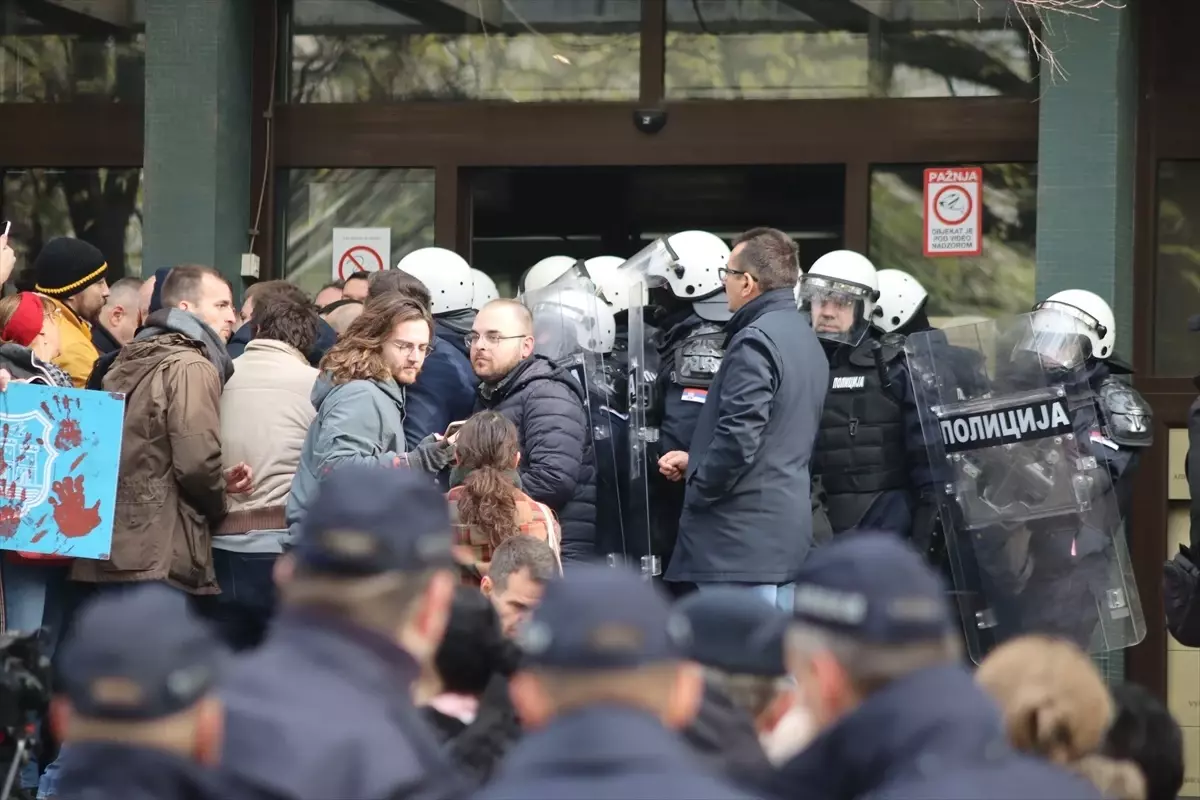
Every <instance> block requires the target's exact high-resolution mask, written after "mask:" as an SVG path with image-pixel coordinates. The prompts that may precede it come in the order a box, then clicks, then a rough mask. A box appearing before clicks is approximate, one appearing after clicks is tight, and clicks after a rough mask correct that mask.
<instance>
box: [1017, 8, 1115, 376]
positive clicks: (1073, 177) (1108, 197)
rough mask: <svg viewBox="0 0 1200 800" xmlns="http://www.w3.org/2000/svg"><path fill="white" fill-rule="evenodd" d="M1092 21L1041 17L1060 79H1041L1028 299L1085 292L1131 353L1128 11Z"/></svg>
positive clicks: (1108, 12)
mask: <svg viewBox="0 0 1200 800" xmlns="http://www.w3.org/2000/svg"><path fill="white" fill-rule="evenodd" d="M1131 5H1134V4H1131V3H1126V4H1125V6H1124V7H1122V8H1107V7H1106V8H1097V9H1095V10H1094V11H1092V12H1090V13H1091V14H1092V16H1093V17H1094V18H1093V19H1088V18H1085V17H1078V16H1068V15H1062V14H1055V13H1051V14H1050V23H1051V24H1050V29H1049V30H1047V31H1046V39H1047V41H1048V43H1049V44H1050V46H1051V47H1052V48H1053V49H1054V50H1055V54H1056V57H1057V58H1058V60H1059V62H1060V64H1061V66H1062V69H1063V70H1064V72H1065V73H1066V75H1065V76H1062V75H1059V76H1052V75H1051V74H1050V73H1049V70H1048V69H1046V68H1044V65H1043V70H1042V79H1041V93H1042V94H1041V100H1040V102H1039V118H1040V119H1039V129H1038V209H1037V214H1038V216H1037V296H1038V299H1042V298H1044V297H1046V296H1047V295H1049V294H1052V293H1053V292H1056V291H1059V290H1061V289H1088V290H1090V291H1093V292H1095V293H1096V294H1098V295H1100V296H1101V297H1103V298H1104V299H1106V300H1107V301H1108V302H1109V303H1110V304H1111V305H1112V307H1113V313H1115V314H1116V317H1117V350H1118V352H1121V353H1129V352H1130V351H1131V349H1132V348H1131V347H1130V345H1131V344H1132V342H1131V339H1130V337H1131V336H1132V317H1133V303H1132V294H1133V292H1132V289H1133V188H1134V161H1135V158H1134V135H1135V128H1136V122H1137V59H1136V55H1137V53H1136V40H1135V37H1134V29H1133V26H1134V21H1135V20H1134V19H1133V11H1132V10H1131V9H1130V6H1131Z"/></svg>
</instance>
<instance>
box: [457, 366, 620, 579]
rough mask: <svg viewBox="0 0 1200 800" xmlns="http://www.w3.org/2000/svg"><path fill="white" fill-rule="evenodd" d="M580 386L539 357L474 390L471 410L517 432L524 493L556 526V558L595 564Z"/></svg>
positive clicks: (592, 489) (590, 469)
mask: <svg viewBox="0 0 1200 800" xmlns="http://www.w3.org/2000/svg"><path fill="white" fill-rule="evenodd" d="M586 403H587V397H586V395H585V392H584V388H583V386H581V385H580V383H579V381H578V380H577V379H576V378H575V377H574V375H573V374H572V373H571V372H570V371H569V370H568V369H566V368H565V367H560V366H558V365H557V364H555V363H554V362H553V361H551V360H550V359H548V358H545V357H544V356H532V357H530V358H527V359H525V360H524V361H522V362H521V363H519V364H517V366H516V367H514V368H513V370H512V372H510V373H508V375H506V376H504V378H503V379H502V380H501V381H500V382H499V383H496V384H483V385H481V386H480V387H479V402H478V404H477V405H476V410H483V409H491V410H495V411H499V412H500V413H501V414H503V415H504V416H505V417H506V418H507V419H508V420H509V422H511V423H512V424H513V425H515V426H516V428H517V435H518V437H519V441H520V444H521V464H520V468H519V472H520V475H521V485H522V486H523V487H524V489H525V493H526V494H528V495H529V496H530V497H532V498H533V499H534V500H537V501H538V502H539V503H545V504H546V505H547V506H549V507H550V509H551V510H552V511H554V512H555V513H556V514H558V518H559V522H560V523H561V524H562V559H563V562H564V564H566V563H568V562H579V561H588V560H593V559H595V557H596V555H597V553H596V467H595V457H594V454H593V450H592V437H591V430H590V427H589V426H588V420H587V413H586V412H585V411H584V407H585V404H586Z"/></svg>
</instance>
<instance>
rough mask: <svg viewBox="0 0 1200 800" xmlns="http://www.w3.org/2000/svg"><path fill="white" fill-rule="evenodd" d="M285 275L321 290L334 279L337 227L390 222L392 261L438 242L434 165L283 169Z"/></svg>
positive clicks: (385, 225)
mask: <svg viewBox="0 0 1200 800" xmlns="http://www.w3.org/2000/svg"><path fill="white" fill-rule="evenodd" d="M280 184H281V188H280V198H281V203H282V205H283V214H284V224H283V226H282V229H283V235H284V237H285V238H284V246H283V254H284V277H285V278H287V279H288V280H290V281H292V282H293V283H296V284H297V285H299V286H300V287H301V288H303V289H305V290H306V291H309V292H313V293H316V292H317V290H319V289H320V288H321V287H322V286H324V285H325V284H326V283H329V282H330V281H331V280H333V229H334V228H391V229H392V253H391V264H390V266H395V264H396V262H398V261H399V260H400V259H401V258H403V257H404V256H405V255H406V254H407V253H409V252H411V251H412V250H416V249H417V248H418V247H429V246H431V245H432V244H433V214H434V206H433V185H434V170H432V169H293V170H287V171H286V172H283V173H282V180H281V181H280Z"/></svg>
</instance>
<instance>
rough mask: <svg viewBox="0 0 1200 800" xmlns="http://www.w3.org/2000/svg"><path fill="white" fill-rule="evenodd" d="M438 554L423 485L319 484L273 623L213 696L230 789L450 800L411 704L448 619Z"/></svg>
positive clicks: (346, 798)
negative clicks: (223, 720) (219, 700)
mask: <svg viewBox="0 0 1200 800" xmlns="http://www.w3.org/2000/svg"><path fill="white" fill-rule="evenodd" d="M451 548H452V541H451V535H450V511H449V509H448V508H447V506H446V500H445V498H444V497H443V495H442V493H441V492H440V491H438V488H437V487H436V486H435V485H434V484H433V482H432V481H430V480H429V478H428V477H427V476H424V475H421V474H420V473H417V472H413V471H411V470H408V469H403V468H400V469H394V468H388V467H380V466H367V465H363V464H350V465H347V466H343V467H340V468H338V469H335V470H333V471H332V472H331V473H330V474H329V475H328V476H327V477H325V478H324V479H323V481H322V482H321V484H320V486H319V487H318V490H317V497H316V502H315V503H313V506H312V510H311V511H310V513H309V514H308V516H307V517H305V519H304V523H303V525H302V526H301V532H300V537H299V540H298V541H297V542H296V546H295V548H294V549H293V550H292V551H291V553H290V554H288V555H285V556H284V557H283V560H282V561H281V565H282V566H281V568H280V569H279V570H278V571H277V573H276V575H277V577H279V578H281V580H280V586H279V594H280V600H281V605H282V608H281V612H280V615H279V617H278V618H277V619H276V621H275V622H274V623H273V625H272V627H271V629H270V631H269V633H268V634H267V638H266V640H265V641H264V642H263V644H262V645H261V647H259V648H258V649H257V650H253V651H249V652H248V653H247V654H245V655H242V656H240V657H238V658H237V659H236V660H235V662H234V665H233V666H232V668H231V669H230V670H229V673H228V675H227V677H226V680H225V681H224V684H223V692H222V694H223V696H224V699H225V702H226V705H227V707H228V714H229V720H228V725H227V730H226V737H225V742H226V746H225V753H224V758H223V764H222V766H223V770H224V771H225V772H226V773H227V775H228V776H229V778H230V780H232V781H235V782H236V783H237V784H238V785H239V786H243V787H245V788H248V789H251V790H254V791H256V792H257V793H259V796H260V797H263V798H270V799H271V800H329V798H335V797H336V798H339V800H379V798H391V797H394V798H417V797H419V798H422V800H440V799H441V798H449V797H453V796H456V795H457V792H458V790H459V788H460V784H459V782H458V780H457V779H456V776H455V774H454V769H453V767H452V766H451V765H450V763H449V761H448V760H447V758H446V756H445V755H444V754H443V752H442V751H441V748H440V747H439V745H438V742H437V741H436V739H435V738H434V734H433V731H432V730H431V729H430V728H429V726H428V724H427V723H426V722H425V720H424V719H423V718H422V716H421V714H420V712H418V711H417V709H416V708H415V707H414V706H413V704H412V700H411V699H410V692H411V690H412V687H413V684H414V682H415V681H416V679H417V678H418V677H419V676H420V674H421V673H422V671H423V670H426V671H431V670H432V669H433V661H434V657H435V655H436V652H437V649H438V645H439V643H440V642H441V639H442V636H443V634H444V632H445V629H446V622H447V619H448V618H449V615H450V603H451V600H452V598H453V596H454V588H455V586H456V584H457V583H458V578H457V574H456V571H455V568H454V561H453V559H452V557H451ZM289 573H290V574H289Z"/></svg>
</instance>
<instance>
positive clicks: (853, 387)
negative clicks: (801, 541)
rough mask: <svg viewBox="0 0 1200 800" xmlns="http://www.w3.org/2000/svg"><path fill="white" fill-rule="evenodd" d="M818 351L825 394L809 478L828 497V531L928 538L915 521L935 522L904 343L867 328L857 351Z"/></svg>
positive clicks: (830, 348) (835, 346)
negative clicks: (825, 370) (824, 358)
mask: <svg viewBox="0 0 1200 800" xmlns="http://www.w3.org/2000/svg"><path fill="white" fill-rule="evenodd" d="M822 345H823V346H824V347H825V351H826V354H827V355H828V356H829V391H828V393H827V394H826V397H825V407H824V411H823V413H822V415H821V427H820V432H819V433H818V435H817V444H816V448H815V450H814V452H813V474H814V475H816V476H818V477H819V478H820V481H821V484H822V486H823V488H824V491H825V493H826V497H827V500H826V503H827V506H826V511H827V513H828V515H829V522H830V524H831V525H832V527H833V532H834V533H835V534H837V533H843V532H845V531H847V530H850V529H853V528H861V529H871V530H887V531H892V532H893V533H896V534H898V535H900V536H903V537H907V536H909V535H910V534H915V535H916V537H917V538H918V539H927V538H928V536H929V533H928V528H929V527H930V525H929V524H928V523H926V522H923V523H922V524H921V527H922V528H925V529H926V530H922V531H914V518H923V519H926V520H931V519H932V518H933V513H934V512H933V509H934V507H935V498H934V495H933V474H932V472H931V471H930V468H929V456H928V453H927V450H926V448H925V441H924V437H923V435H922V432H921V421H920V417H919V416H918V413H917V408H916V401H915V398H914V396H913V391H912V385H911V383H910V382H909V374H908V365H907V362H906V361H905V358H904V344H903V339H902V338H899V337H886V338H884V337H880V336H879V334H877V333H876V332H875V331H874V330H873V329H872V330H871V331H870V332H869V333H868V334H867V335H866V337H865V338H864V339H863V341H862V342H860V343H859V344H858V346H856V347H849V346H846V345H838V344H834V343H832V342H825V341H823V342H822ZM917 544H918V546H923V545H924V543H923V542H920V541H918V542H917Z"/></svg>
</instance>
